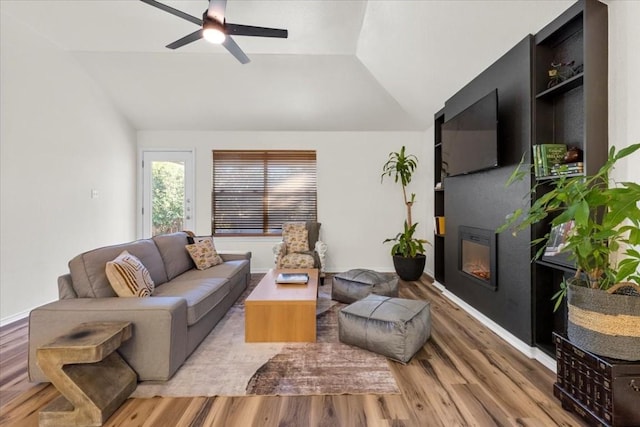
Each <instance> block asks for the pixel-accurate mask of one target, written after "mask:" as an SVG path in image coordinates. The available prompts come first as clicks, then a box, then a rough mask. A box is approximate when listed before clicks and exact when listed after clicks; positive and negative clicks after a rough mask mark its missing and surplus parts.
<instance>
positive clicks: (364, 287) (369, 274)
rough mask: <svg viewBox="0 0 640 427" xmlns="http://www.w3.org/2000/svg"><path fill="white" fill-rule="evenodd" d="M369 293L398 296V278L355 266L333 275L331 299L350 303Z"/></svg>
mask: <svg viewBox="0 0 640 427" xmlns="http://www.w3.org/2000/svg"><path fill="white" fill-rule="evenodd" d="M369 294H376V295H385V296H388V297H397V296H398V278H397V277H390V276H389V275H384V274H381V273H378V272H377V271H373V270H365V269H362V268H357V269H354V270H349V271H347V272H344V273H338V274H336V275H335V276H333V286H332V288H331V299H333V300H336V301H340V302H344V303H346V304H350V303H352V302H354V301H358V300H360V299H362V298H364V297H366V296H367V295H369Z"/></svg>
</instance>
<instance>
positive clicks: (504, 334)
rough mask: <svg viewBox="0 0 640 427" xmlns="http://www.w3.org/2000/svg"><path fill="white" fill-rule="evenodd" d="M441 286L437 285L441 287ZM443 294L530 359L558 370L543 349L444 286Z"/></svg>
mask: <svg viewBox="0 0 640 427" xmlns="http://www.w3.org/2000/svg"><path fill="white" fill-rule="evenodd" d="M435 283H437V282H434V284H435ZM438 285H439V286H442V285H441V284H440V283H438ZM436 286H437V285H436ZM439 286H437V287H438V288H439ZM442 294H443V295H444V296H445V297H446V298H448V299H449V300H451V301H453V302H454V303H455V304H456V305H457V306H459V307H460V308H461V309H463V310H464V311H466V312H467V313H469V314H470V315H471V316H473V317H474V318H475V319H476V320H477V321H479V322H480V323H482V324H483V325H484V326H486V327H487V328H489V329H491V330H492V331H493V332H494V333H495V334H496V335H498V336H499V337H500V338H502V339H503V340H505V341H506V342H507V343H508V344H509V345H511V346H512V347H513V348H515V349H516V350H518V351H519V352H520V353H522V354H524V355H525V356H527V357H528V358H529V359H534V360H537V361H538V362H540V363H541V364H542V365H543V366H544V367H545V368H547V369H549V370H550V371H552V372H554V373H555V372H556V361H555V360H554V359H553V358H552V357H550V356H549V355H547V354H546V353H544V352H543V351H542V350H540V349H539V348H536V347H531V346H529V345H528V344H526V343H525V342H523V341H522V340H520V338H518V337H516V336H515V335H513V334H512V333H511V332H509V331H507V330H506V329H504V328H503V327H502V326H500V325H498V324H497V323H496V322H494V321H493V320H491V319H489V318H488V317H487V316H485V315H484V314H482V313H481V312H480V311H478V310H477V309H475V308H474V307H472V306H471V305H469V304H468V303H467V302H465V301H464V300H462V299H461V298H460V297H458V296H457V295H455V294H453V293H451V292H450V291H447V290H446V288H444V287H443V291H442Z"/></svg>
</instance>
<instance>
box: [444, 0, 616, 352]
mask: <svg viewBox="0 0 640 427" xmlns="http://www.w3.org/2000/svg"><path fill="white" fill-rule="evenodd" d="M607 13H608V12H607V6H606V4H604V3H601V2H599V1H597V0H581V1H579V2H577V3H575V4H574V5H573V6H571V7H570V8H569V9H567V10H566V11H565V12H564V13H562V14H561V15H560V16H559V17H558V18H556V19H555V20H554V21H552V22H551V23H550V24H549V25H547V26H546V27H544V28H543V29H542V30H541V31H540V32H538V33H537V34H536V35H535V36H534V41H533V46H532V48H531V55H532V58H531V59H532V64H533V67H532V68H533V69H532V75H531V77H530V81H529V76H527V77H524V76H523V78H526V79H527V80H528V82H527V83H528V84H529V85H530V88H531V90H532V93H531V94H530V95H531V96H530V98H529V99H528V100H527V101H524V100H523V101H522V102H531V103H532V105H531V145H535V144H560V143H561V144H567V145H569V146H576V147H578V148H580V149H581V150H582V153H583V164H584V173H585V174H592V173H594V172H596V171H597V170H598V169H599V168H600V167H601V166H602V165H603V164H604V163H605V161H606V157H607V151H608V145H609V144H608V106H607V103H608V87H607V86H608V62H607V61H608V15H607ZM571 61H574V64H575V66H580V65H582V67H580V69H579V71H578V72H577V74H576V75H574V76H572V77H570V78H568V79H567V80H565V81H563V82H560V83H558V84H557V85H555V86H552V87H548V86H549V74H548V72H549V69H550V68H551V63H552V62H554V63H557V62H563V63H565V62H571ZM503 95H504V92H503ZM444 111H445V109H443V110H441V111H439V112H437V113H436V114H435V115H434V127H435V131H434V183H436V184H437V183H439V182H440V183H442V184H441V185H442V187H441V188H436V189H434V217H439V216H445V203H444V201H445V192H446V191H447V189H446V188H445V183H444V181H445V180H444V177H443V174H442V169H443V164H442V148H441V147H442V146H441V143H442V132H441V129H442V125H443V124H444V119H445V117H444ZM504 125H505V126H506V125H508V123H507V124H504ZM509 142H510V141H501V144H503V146H502V150H506V151H509V150H511V151H513V150H515V149H518V150H519V149H520V148H519V147H506V146H504V144H509ZM525 149H526V147H525ZM529 149H530V150H531V147H529ZM530 155H531V151H530ZM530 158H532V157H530ZM554 182H555V181H554V179H553V178H552V177H544V178H541V179H537V180H536V178H535V176H533V174H532V177H531V183H532V185H537V188H536V192H535V193H534V194H535V195H534V196H533V197H534V199H533V200H532V202H533V201H535V197H541V196H542V195H543V194H545V189H547V190H548V189H550V188H552V187H553V185H554ZM505 214H506V212H505ZM450 215H452V213H450ZM550 220H551V219H549V221H546V222H543V223H539V224H536V225H534V226H533V227H532V228H531V230H530V231H531V233H530V234H531V240H534V239H537V238H540V237H542V236H544V235H545V234H546V233H548V232H549V231H550ZM433 247H434V276H435V279H436V280H437V281H438V282H439V283H441V284H442V285H445V286H447V287H449V286H448V285H447V283H446V277H445V274H444V273H445V261H444V254H445V238H444V236H441V235H438V234H437V232H436V233H435V235H434V242H433ZM537 249H538V248H532V249H531V258H533V256H534V254H535V253H536V251H537ZM498 261H500V260H498ZM575 271H576V270H575V269H574V268H573V267H572V266H571V265H567V263H566V260H565V262H562V263H561V262H554V261H553V259H549V258H547V257H545V259H544V260H540V261H536V262H535V263H533V265H532V268H531V329H532V330H531V341H532V344H533V345H534V346H536V347H538V348H540V349H541V350H543V351H544V352H545V353H547V354H548V355H549V356H551V357H555V347H554V341H553V333H554V332H556V333H560V334H564V333H565V332H566V307H561V308H560V309H559V310H558V311H557V312H554V310H553V308H554V301H552V299H551V297H552V296H553V294H555V293H556V292H557V291H558V290H559V287H560V283H561V282H562V280H563V279H564V278H567V277H570V276H572V275H574V274H575ZM449 280H452V278H449ZM450 285H453V284H450ZM498 286H500V285H498ZM472 305H473V304H472ZM512 315H513V316H516V315H517V313H513V314H512Z"/></svg>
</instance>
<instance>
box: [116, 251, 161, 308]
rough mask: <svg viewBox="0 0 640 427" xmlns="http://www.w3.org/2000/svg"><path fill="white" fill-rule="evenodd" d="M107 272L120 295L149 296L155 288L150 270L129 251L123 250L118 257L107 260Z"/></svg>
mask: <svg viewBox="0 0 640 427" xmlns="http://www.w3.org/2000/svg"><path fill="white" fill-rule="evenodd" d="M106 273H107V279H109V283H110V284H111V287H112V288H113V290H114V291H115V293H116V294H118V296H119V297H148V296H151V294H152V293H153V290H154V288H155V284H154V283H153V279H151V275H150V274H149V270H147V268H146V267H145V266H144V265H143V264H142V262H140V260H139V259H138V258H136V257H135V256H133V255H131V254H130V253H129V252H127V251H122V253H121V254H120V255H118V257H117V258H116V259H114V260H113V261H109V262H107V266H106Z"/></svg>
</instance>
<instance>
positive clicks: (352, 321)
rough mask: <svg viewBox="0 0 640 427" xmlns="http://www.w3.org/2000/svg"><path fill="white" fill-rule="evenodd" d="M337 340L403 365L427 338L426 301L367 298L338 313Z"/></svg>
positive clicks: (427, 310) (429, 322)
mask: <svg viewBox="0 0 640 427" xmlns="http://www.w3.org/2000/svg"><path fill="white" fill-rule="evenodd" d="M338 334H339V338H340V341H341V342H343V343H345V344H351V345H355V346H357V347H360V348H364V349H366V350H369V351H373V352H374V353H378V354H382V355H383V356H387V357H389V358H391V359H394V360H397V361H400V362H402V363H407V362H408V361H409V360H410V359H411V358H412V357H413V355H414V354H416V352H417V351H418V350H419V349H420V348H421V347H422V346H423V345H424V343H425V342H427V340H428V339H429V337H430V336H431V310H430V305H429V303H428V302H427V301H419V300H410V299H404V298H390V297H385V296H380V295H373V294H371V295H368V296H367V297H365V298H364V299H361V300H360V301H357V302H354V303H353V304H351V305H348V306H346V307H344V308H343V309H342V310H340V313H339V315H338Z"/></svg>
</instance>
